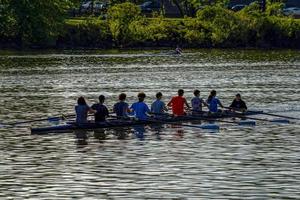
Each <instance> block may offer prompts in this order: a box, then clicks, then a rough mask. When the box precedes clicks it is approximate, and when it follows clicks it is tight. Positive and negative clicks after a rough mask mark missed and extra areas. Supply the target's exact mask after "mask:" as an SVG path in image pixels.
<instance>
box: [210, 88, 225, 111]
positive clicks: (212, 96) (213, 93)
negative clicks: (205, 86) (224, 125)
mask: <svg viewBox="0 0 300 200" xmlns="http://www.w3.org/2000/svg"><path fill="white" fill-rule="evenodd" d="M216 96H217V92H216V91H215V90H212V91H211V92H210V95H209V96H208V99H207V102H206V103H207V104H208V108H209V111H210V112H212V113H215V112H218V105H219V106H221V108H224V106H223V105H222V103H221V102H220V100H219V99H218V98H217V97H216Z"/></svg>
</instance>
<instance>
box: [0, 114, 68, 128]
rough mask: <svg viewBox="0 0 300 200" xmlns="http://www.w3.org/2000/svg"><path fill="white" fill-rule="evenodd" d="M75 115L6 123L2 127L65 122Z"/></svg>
mask: <svg viewBox="0 0 300 200" xmlns="http://www.w3.org/2000/svg"><path fill="white" fill-rule="evenodd" d="M73 116H74V114H70V115H61V116H57V117H47V118H41V119H33V120H27V121H20V122H13V123H4V124H0V126H2V127H3V126H16V125H20V124H29V123H32V122H41V121H52V122H53V121H59V120H61V119H62V120H63V119H66V118H68V117H73Z"/></svg>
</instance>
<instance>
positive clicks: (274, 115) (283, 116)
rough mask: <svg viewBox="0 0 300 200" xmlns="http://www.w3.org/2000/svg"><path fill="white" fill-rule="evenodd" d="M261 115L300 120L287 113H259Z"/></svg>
mask: <svg viewBox="0 0 300 200" xmlns="http://www.w3.org/2000/svg"><path fill="white" fill-rule="evenodd" d="M247 112H255V111H247ZM258 114H260V115H269V116H273V117H282V118H286V119H294V120H300V118H297V117H290V116H285V115H277V114H272V113H265V112H262V113H258Z"/></svg>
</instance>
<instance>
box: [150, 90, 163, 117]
mask: <svg viewBox="0 0 300 200" xmlns="http://www.w3.org/2000/svg"><path fill="white" fill-rule="evenodd" d="M162 96H163V95H162V93H161V92H158V93H157V94H156V100H155V101H154V102H153V103H152V105H151V112H152V113H154V114H162V113H164V112H165V111H167V108H166V104H165V103H164V102H163V101H162V100H161V98H162Z"/></svg>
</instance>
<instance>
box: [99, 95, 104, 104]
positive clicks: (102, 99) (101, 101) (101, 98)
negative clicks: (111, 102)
mask: <svg viewBox="0 0 300 200" xmlns="http://www.w3.org/2000/svg"><path fill="white" fill-rule="evenodd" d="M104 101H105V96H104V95H100V96H99V102H100V103H104Z"/></svg>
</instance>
